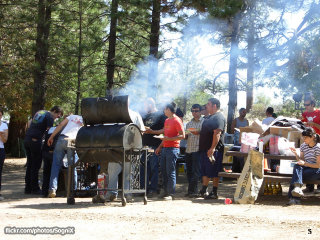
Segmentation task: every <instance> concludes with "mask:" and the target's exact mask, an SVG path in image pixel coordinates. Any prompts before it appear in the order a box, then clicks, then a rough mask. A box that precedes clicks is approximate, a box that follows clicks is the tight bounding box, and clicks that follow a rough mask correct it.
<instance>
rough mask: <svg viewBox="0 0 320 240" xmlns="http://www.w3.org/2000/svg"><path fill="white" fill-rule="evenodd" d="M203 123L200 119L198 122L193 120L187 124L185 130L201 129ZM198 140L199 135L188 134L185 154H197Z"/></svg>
mask: <svg viewBox="0 0 320 240" xmlns="http://www.w3.org/2000/svg"><path fill="white" fill-rule="evenodd" d="M202 123H203V118H202V117H201V118H200V119H199V120H198V121H196V120H195V119H194V118H193V119H192V120H191V121H190V122H188V123H187V126H186V128H187V129H188V128H196V129H199V131H200V129H201V126H202ZM199 139H200V134H199V135H194V134H192V133H188V139H187V149H186V153H193V152H198V151H199Z"/></svg>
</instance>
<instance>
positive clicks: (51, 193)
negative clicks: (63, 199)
mask: <svg viewBox="0 0 320 240" xmlns="http://www.w3.org/2000/svg"><path fill="white" fill-rule="evenodd" d="M56 195H57V194H56V190H55V189H52V190H49V194H48V197H49V198H55V197H56Z"/></svg>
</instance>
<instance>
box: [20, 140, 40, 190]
mask: <svg viewBox="0 0 320 240" xmlns="http://www.w3.org/2000/svg"><path fill="white" fill-rule="evenodd" d="M41 143H42V142H41V139H31V138H30V139H25V141H24V146H25V149H26V155H27V169H26V177H25V192H26V193H31V192H37V191H39V190H40V187H39V179H38V176H39V169H40V167H41V162H42V151H41Z"/></svg>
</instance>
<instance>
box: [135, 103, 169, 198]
mask: <svg viewBox="0 0 320 240" xmlns="http://www.w3.org/2000/svg"><path fill="white" fill-rule="evenodd" d="M145 111H146V114H145V115H143V116H142V119H143V123H144V125H145V127H146V128H149V129H150V130H160V129H163V127H164V121H165V120H166V116H165V115H164V114H163V112H161V111H158V110H157V108H156V105H155V101H154V100H153V99H152V98H148V99H147V100H146V101H145ZM146 133H147V134H143V136H142V141H143V145H144V146H148V147H150V148H151V149H153V150H154V151H155V150H156V148H157V147H158V146H159V145H160V144H161V140H160V139H159V138H154V137H153V136H154V134H148V130H147V131H146ZM142 159H144V157H143V158H142ZM140 176H141V184H142V186H144V167H143V165H142V166H141V175H140ZM158 176H159V156H158V155H156V154H155V153H151V154H150V155H149V157H148V164H147V192H148V197H149V198H150V197H153V194H154V193H156V192H158Z"/></svg>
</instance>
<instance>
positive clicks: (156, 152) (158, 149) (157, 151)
mask: <svg viewBox="0 0 320 240" xmlns="http://www.w3.org/2000/svg"><path fill="white" fill-rule="evenodd" d="M160 152H161V147H157V149H156V150H155V154H156V155H160Z"/></svg>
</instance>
